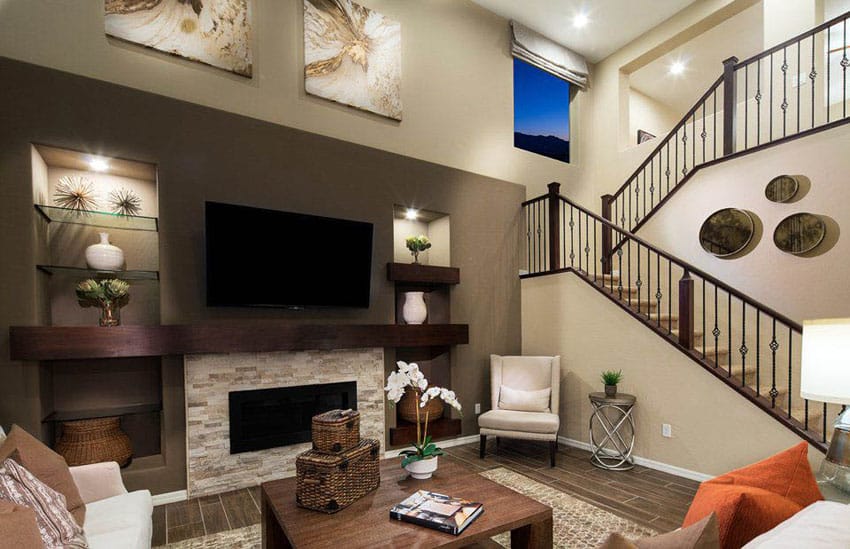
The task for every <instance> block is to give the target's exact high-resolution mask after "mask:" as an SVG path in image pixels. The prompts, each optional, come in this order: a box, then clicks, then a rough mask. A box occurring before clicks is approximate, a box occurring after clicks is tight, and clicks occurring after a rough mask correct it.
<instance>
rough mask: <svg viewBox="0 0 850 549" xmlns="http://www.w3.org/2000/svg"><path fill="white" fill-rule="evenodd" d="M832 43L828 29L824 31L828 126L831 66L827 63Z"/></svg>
mask: <svg viewBox="0 0 850 549" xmlns="http://www.w3.org/2000/svg"><path fill="white" fill-rule="evenodd" d="M831 41H832V27H828V28H827V29H826V44H827V48H826V49H827V53H826V123H827V124H829V106H830V102H829V101H830V99H829V80H830V77H831V76H832V69H831V67H832V64H831V63H830V62H829V44H830V42H831Z"/></svg>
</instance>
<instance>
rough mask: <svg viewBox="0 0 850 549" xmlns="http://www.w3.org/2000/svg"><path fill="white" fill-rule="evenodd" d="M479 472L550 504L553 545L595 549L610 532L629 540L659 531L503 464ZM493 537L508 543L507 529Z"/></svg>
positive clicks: (504, 543) (509, 539)
mask: <svg viewBox="0 0 850 549" xmlns="http://www.w3.org/2000/svg"><path fill="white" fill-rule="evenodd" d="M479 474H480V475H481V476H483V477H486V478H489V479H490V480H492V481H493V482H498V483H499V484H501V485H502V486H507V487H508V488H510V489H511V490H514V491H516V492H519V493H520V494H523V495H526V496H528V497H530V498H531V499H534V500H537V501H539V502H540V503H542V504H544V505H548V506H549V507H551V508H552V530H553V532H552V541H553V545H554V547H569V548H571V549H572V548H575V549H583V548H589V549H595V548H596V547H599V546H600V545H602V542H603V541H605V538H607V537H608V534H610V533H611V532H620V534H622V535H623V536H625V537H626V538H628V539H631V540H634V539H638V538H643V537H649V536H654V535H656V534H658V532H656V531H655V530H652V529H650V528H646V527H644V526H641V525H639V524H637V523H635V522H632V521H630V520H628V519H624V518H622V517H618V516H617V515H615V514H613V513H609V512H608V511H606V510H604V509H600V508H599V507H596V506H595V505H591V504H589V503H585V502H584V501H581V500H580V499H576V498H574V497H573V496H571V495H569V494H566V493H564V492H561V491H560V490H558V489H556V488H553V487H551V486H547V485H545V484H543V483H541V482H537V481H536V480H532V479H530V478H528V477H526V476H524V475H521V474H519V473H515V472H513V471H510V470H508V469H505V468H504V467H499V468H497V469H491V470H489V471H484V472H482V473H479ZM485 505H486V504H485ZM493 539H494V540H495V541H496V542H497V543H498V544H499V545H502V546H503V547H510V544H511V536H510V533H505V534H500V535H498V536H496V537H494V538H493Z"/></svg>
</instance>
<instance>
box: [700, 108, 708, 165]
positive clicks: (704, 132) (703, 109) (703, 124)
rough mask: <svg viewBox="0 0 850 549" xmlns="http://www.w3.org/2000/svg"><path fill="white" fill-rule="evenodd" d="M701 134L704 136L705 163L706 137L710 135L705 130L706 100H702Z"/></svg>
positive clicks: (703, 156) (703, 152)
mask: <svg viewBox="0 0 850 549" xmlns="http://www.w3.org/2000/svg"><path fill="white" fill-rule="evenodd" d="M699 136H700V138H702V161H703V163H705V138H706V137H708V133H707V132H706V131H705V101H703V102H702V133H701V134H699Z"/></svg>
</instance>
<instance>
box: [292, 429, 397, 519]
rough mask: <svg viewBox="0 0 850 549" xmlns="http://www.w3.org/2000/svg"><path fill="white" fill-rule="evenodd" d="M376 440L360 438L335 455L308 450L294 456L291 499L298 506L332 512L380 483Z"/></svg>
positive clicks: (349, 503) (378, 445) (355, 499)
mask: <svg viewBox="0 0 850 549" xmlns="http://www.w3.org/2000/svg"><path fill="white" fill-rule="evenodd" d="M380 447H381V446H380V443H379V442H378V441H377V440H371V439H363V440H362V441H360V444H358V445H357V446H356V447H354V448H352V449H350V450H348V451H346V452H343V453H341V454H338V455H332V454H326V453H323V452H317V451H315V450H310V451H308V452H305V453H303V454H301V455H300V456H298V458H297V459H296V460H295V469H296V471H297V475H296V477H297V478H296V481H297V484H296V490H295V501H296V503H297V504H298V505H299V506H300V507H306V508H307V509H313V510H314V511H321V512H323V513H336V512H337V511H339V510H340V509H344V508H346V507H348V506H349V505H351V504H352V503H354V502H355V501H357V500H358V499H360V498H362V497H363V496H365V495H366V494H368V493H369V492H371V491H372V490H374V489H376V488H377V487H378V485H379V484H380V483H381V475H380V472H379V466H378V465H379V464H378V453H379V450H380Z"/></svg>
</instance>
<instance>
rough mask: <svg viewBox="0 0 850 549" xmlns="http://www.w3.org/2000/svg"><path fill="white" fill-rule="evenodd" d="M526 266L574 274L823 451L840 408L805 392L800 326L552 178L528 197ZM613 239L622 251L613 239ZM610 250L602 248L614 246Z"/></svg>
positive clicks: (532, 273)
mask: <svg viewBox="0 0 850 549" xmlns="http://www.w3.org/2000/svg"><path fill="white" fill-rule="evenodd" d="M523 211H524V219H525V223H526V227H525V229H526V237H527V242H526V246H527V251H526V254H527V256H526V258H525V259H526V266H527V272H526V273H525V274H523V275H522V278H529V277H537V276H545V275H549V274H554V273H567V272H569V273H573V274H575V275H577V276H579V277H580V278H581V279H582V280H583V281H584V282H586V283H587V284H589V285H591V286H592V287H593V288H594V289H596V290H597V291H598V292H599V293H600V294H601V295H603V296H605V297H606V298H607V299H609V300H611V301H612V302H613V303H615V304H616V305H617V306H619V307H620V308H622V309H623V310H624V311H625V312H626V313H628V314H630V315H631V316H632V317H634V318H635V319H636V320H638V321H639V322H641V323H643V324H644V325H645V326H646V327H647V328H648V329H649V330H651V331H652V332H654V333H655V334H656V335H657V336H659V337H661V338H662V339H663V340H664V341H666V342H667V343H669V344H670V345H672V346H673V347H675V348H676V349H678V350H679V351H681V352H682V353H684V354H685V355H686V356H687V357H688V358H690V359H691V360H693V361H694V362H695V363H697V364H699V365H700V366H701V367H703V368H704V369H705V370H706V371H708V372H710V373H711V374H713V375H714V376H715V377H717V378H718V379H719V380H721V381H722V382H723V383H725V384H726V385H728V386H729V387H730V388H732V389H733V390H735V391H737V392H738V393H739V394H741V395H742V396H743V397H745V398H747V399H748V400H749V401H750V402H752V403H753V404H754V405H756V406H758V407H759V408H761V409H762V410H763V411H764V412H766V413H768V414H769V415H771V416H772V417H773V418H774V419H776V420H777V421H779V422H780V423H782V425H784V426H785V427H787V428H788V429H790V430H792V431H794V432H795V433H796V434H797V435H799V436H800V437H801V438H803V439H804V440H806V441H808V442H809V443H810V444H812V445H813V446H815V447H817V448H819V449H820V450H821V451H824V452H825V451H826V448H827V445H828V442H829V436H830V435H831V433H830V432H829V428H828V427H829V426H828V425H827V424H828V423H830V424H831V418H833V417H835V416H836V415H837V414H838V413H840V412H841V407H840V406H837V405H832V404H826V403H823V402H815V401H810V400H806V399H803V398H802V397H800V391H799V375H800V356H801V354H800V348H801V339H802V327H801V326H800V325H799V324H798V323H796V322H794V321H793V320H791V319H789V318H786V317H785V316H783V315H782V314H780V313H778V312H776V311H774V310H773V309H771V308H770V307H767V306H766V305H764V304H762V303H759V302H757V301H756V300H754V299H752V298H750V297H748V296H746V295H745V294H743V293H742V292H740V291H738V290H736V289H735V288H732V287H731V286H729V285H727V284H725V283H723V282H721V281H720V280H718V279H716V278H714V277H713V276H711V275H710V274H708V273H706V272H704V271H702V270H700V269H699V268H697V267H695V266H693V265H691V264H689V263H687V262H686V261H684V260H682V259H679V258H677V257H675V256H673V255H672V254H670V253H668V252H666V251H664V250H661V249H659V248H657V247H655V246H653V245H652V244H650V243H649V242H647V241H645V240H643V239H642V238H640V237H638V236H637V235H635V234H633V233H631V232H629V231H627V230H625V229H623V228H621V227H619V226H618V225H616V224H615V223H613V222H611V221H608V220H607V219H605V218H603V217H601V216H598V215H596V214H594V213H593V212H590V211H589V210H587V209H585V208H582V207H581V206H579V205H577V204H575V203H574V202H572V201H570V200H569V199H568V198H566V197H564V196H562V195H561V194H560V185H559V184H558V183H551V184H550V185H549V192H548V193H547V194H545V195H542V196H539V197H537V198H534V199H531V200H528V201H526V202H524V203H523ZM614 242H616V243H617V245H616V247H612V244H613V243H614ZM612 249H613V252H612V253H611V254H610V255H609V254H606V253H605V250H612Z"/></svg>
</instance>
